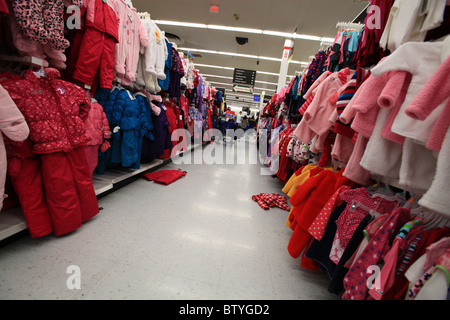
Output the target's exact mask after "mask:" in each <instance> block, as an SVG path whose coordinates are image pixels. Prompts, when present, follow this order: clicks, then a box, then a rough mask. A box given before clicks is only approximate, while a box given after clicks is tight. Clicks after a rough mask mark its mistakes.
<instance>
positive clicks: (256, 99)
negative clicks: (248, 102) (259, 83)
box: [253, 95, 261, 102]
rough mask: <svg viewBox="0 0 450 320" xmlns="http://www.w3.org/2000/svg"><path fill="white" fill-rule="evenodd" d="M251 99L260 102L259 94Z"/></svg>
mask: <svg viewBox="0 0 450 320" xmlns="http://www.w3.org/2000/svg"><path fill="white" fill-rule="evenodd" d="M253 101H255V102H260V101H261V96H258V95H256V96H253Z"/></svg>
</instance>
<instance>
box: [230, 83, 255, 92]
mask: <svg viewBox="0 0 450 320" xmlns="http://www.w3.org/2000/svg"><path fill="white" fill-rule="evenodd" d="M233 91H234V92H241V93H250V94H253V87H250V86H242V85H237V84H234V85H233Z"/></svg>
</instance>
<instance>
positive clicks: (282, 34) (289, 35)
mask: <svg viewBox="0 0 450 320" xmlns="http://www.w3.org/2000/svg"><path fill="white" fill-rule="evenodd" d="M262 33H263V34H267V35H270V36H277V37H284V38H293V36H294V34H293V33H288V32H279V31H271V30H263V32H262Z"/></svg>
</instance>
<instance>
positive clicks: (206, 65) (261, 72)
mask: <svg viewBox="0 0 450 320" xmlns="http://www.w3.org/2000/svg"><path fill="white" fill-rule="evenodd" d="M194 65H195V66H196V67H205V68H215V69H225V70H234V68H231V67H223V66H215V65H210V64H202V63H196V62H194ZM258 73H260V74H267V75H269V76H276V77H278V76H279V75H280V74H279V73H273V72H266V71H256V74H258Z"/></svg>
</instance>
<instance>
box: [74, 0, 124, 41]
mask: <svg viewBox="0 0 450 320" xmlns="http://www.w3.org/2000/svg"><path fill="white" fill-rule="evenodd" d="M112 2H113V1H103V0H84V3H83V4H84V6H83V9H82V13H84V11H85V12H86V27H87V28H92V29H95V30H97V31H99V32H102V33H107V34H109V35H110V36H111V37H113V38H114V39H115V41H116V42H119V18H118V15H117V13H116V11H115V10H114V8H113V5H112Z"/></svg>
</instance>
